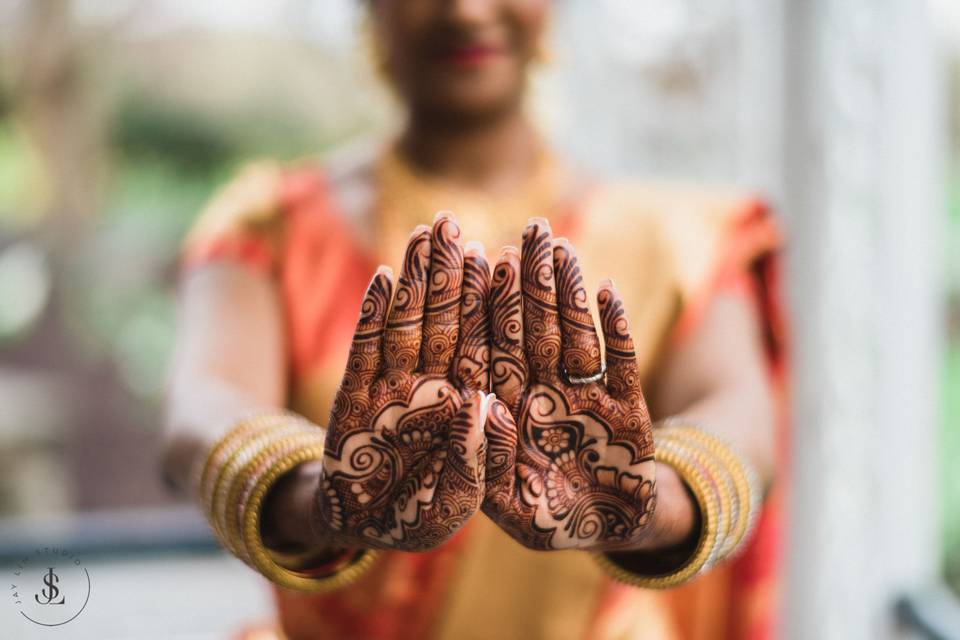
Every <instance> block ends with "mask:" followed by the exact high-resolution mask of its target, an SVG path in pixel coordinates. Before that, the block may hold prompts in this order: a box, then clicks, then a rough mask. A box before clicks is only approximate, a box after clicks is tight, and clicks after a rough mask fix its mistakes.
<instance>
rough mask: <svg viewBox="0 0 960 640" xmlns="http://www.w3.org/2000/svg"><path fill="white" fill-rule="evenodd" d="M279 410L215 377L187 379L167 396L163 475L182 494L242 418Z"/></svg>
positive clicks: (172, 388) (173, 386)
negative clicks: (207, 458)
mask: <svg viewBox="0 0 960 640" xmlns="http://www.w3.org/2000/svg"><path fill="white" fill-rule="evenodd" d="M270 410H274V411H277V410H279V408H278V407H276V406H275V405H271V404H270V403H269V402H265V401H264V400H263V399H257V398H255V397H253V396H252V394H250V393H245V392H243V391H241V390H240V389H238V388H236V387H235V386H233V385H230V384H228V383H225V382H222V381H220V380H217V379H216V378H213V377H209V376H208V377H202V378H201V377H192V376H191V377H185V379H181V381H180V382H179V383H177V382H175V383H174V384H173V385H172V386H171V389H170V391H169V393H168V396H167V403H166V419H165V422H164V429H163V448H162V455H163V460H162V464H163V473H164V476H165V477H166V479H167V481H168V482H169V483H170V484H171V485H172V486H173V487H175V488H176V489H178V490H179V491H182V492H185V493H186V492H189V491H190V490H191V488H192V487H191V483H192V482H193V478H192V475H193V474H195V473H196V470H197V467H198V465H199V464H201V462H202V459H203V457H204V456H205V455H206V454H207V453H208V452H209V451H210V449H211V448H212V447H213V445H214V444H215V443H216V441H217V440H219V439H220V438H221V437H223V435H224V434H225V433H226V432H227V431H229V430H230V428H231V427H233V426H234V425H235V424H236V423H237V421H238V420H240V419H241V418H242V417H243V416H246V415H250V414H252V413H253V412H257V411H270Z"/></svg>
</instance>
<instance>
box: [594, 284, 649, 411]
mask: <svg viewBox="0 0 960 640" xmlns="http://www.w3.org/2000/svg"><path fill="white" fill-rule="evenodd" d="M597 304H598V305H599V307H600V324H601V326H602V327H603V341H604V344H605V345H606V351H605V353H606V357H607V388H608V389H609V390H610V394H611V395H613V396H614V397H617V396H621V395H623V394H625V393H628V392H631V391H638V390H639V389H640V375H639V370H638V369H637V354H636V352H635V351H634V348H633V339H632V338H631V337H630V326H629V324H628V323H627V316H626V314H625V313H624V310H623V301H622V300H621V299H620V294H618V293H617V290H616V288H615V287H614V285H613V281H612V280H609V279H608V280H604V281H603V282H601V283H600V290H599V292H598V293H597Z"/></svg>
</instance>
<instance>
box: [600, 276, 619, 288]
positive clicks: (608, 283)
mask: <svg viewBox="0 0 960 640" xmlns="http://www.w3.org/2000/svg"><path fill="white" fill-rule="evenodd" d="M600 288H601V289H615V288H616V286H615V285H614V284H613V279H612V278H604V279H603V280H601V281H600Z"/></svg>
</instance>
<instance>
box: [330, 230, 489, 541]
mask: <svg viewBox="0 0 960 640" xmlns="http://www.w3.org/2000/svg"><path fill="white" fill-rule="evenodd" d="M489 286H490V274H489V267H488V265H487V262H486V260H485V258H484V257H483V250H482V247H481V248H477V247H471V245H468V248H467V252H466V256H464V250H463V248H462V246H461V242H460V230H459V228H458V227H457V225H456V223H455V222H454V221H453V220H452V219H451V218H450V217H448V216H445V215H441V216H438V218H437V220H436V222H435V223H434V226H433V230H432V232H431V230H430V229H429V228H428V227H425V226H421V227H418V228H417V229H416V230H415V231H414V233H413V235H412V236H411V239H410V243H409V245H408V247H407V252H406V256H405V258H404V264H403V270H402V273H401V276H400V279H399V281H398V284H397V290H396V296H395V297H394V299H393V304H392V306H391V304H390V303H391V296H392V289H393V278H392V273H391V271H390V270H389V269H388V268H386V267H381V268H380V269H379V270H378V271H377V273H376V275H375V276H374V278H373V280H372V282H371V283H370V286H369V287H368V289H367V292H366V295H365V297H364V300H363V305H362V309H361V314H360V320H359V322H358V325H357V329H356V333H355V335H354V340H353V345H352V347H351V351H350V356H349V360H348V365H347V369H346V372H345V374H344V377H343V381H342V383H341V386H340V389H339V391H338V392H337V396H336V399H335V401H334V407H333V412H332V415H331V418H330V423H329V426H328V431H327V440H326V448H325V453H324V462H323V478H322V482H321V486H320V489H319V491H318V494H317V495H318V500H317V502H318V507H319V509H318V514H317V515H318V517H317V518H315V521H316V522H315V528H316V529H317V530H318V532H319V535H320V537H321V538H324V539H325V540H328V541H329V542H330V543H331V544H334V545H341V546H361V547H382V548H394V549H403V550H407V551H421V550H425V549H430V548H432V547H435V546H437V545H439V544H441V543H442V542H444V541H445V540H447V539H448V538H449V537H450V536H451V535H452V534H453V533H454V532H455V531H456V530H457V529H459V528H460V526H462V525H463V524H464V522H466V521H467V519H468V518H469V517H470V516H472V515H473V514H474V513H475V512H476V511H477V509H478V508H479V506H480V503H481V501H482V499H483V494H484V485H483V478H484V464H485V453H484V446H485V445H484V437H483V433H482V421H483V418H482V416H481V413H483V411H482V407H481V405H483V404H485V395H484V392H485V391H486V389H487V386H488V384H489V381H488V378H489V367H490V353H489V336H488V333H489V321H488V314H487V308H488V297H489V295H488V294H489Z"/></svg>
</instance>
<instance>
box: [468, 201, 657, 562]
mask: <svg viewBox="0 0 960 640" xmlns="http://www.w3.org/2000/svg"><path fill="white" fill-rule="evenodd" d="M518 299H519V300H522V303H521V304H517V302H516V301H517V300H518ZM586 301H587V297H586V290H585V289H584V287H583V278H582V275H581V272H580V267H579V264H578V262H577V258H576V255H575V253H574V251H573V248H572V247H571V246H570V245H569V243H567V242H566V241H564V240H557V241H554V240H553V239H552V238H551V233H550V228H549V226H548V225H547V223H546V221H545V220H541V219H534V220H532V221H531V224H530V225H529V226H528V227H527V230H526V231H525V233H524V243H523V252H522V256H517V255H516V252H515V251H505V252H504V254H503V255H502V256H501V258H500V260H499V261H498V264H497V266H496V268H495V269H494V276H493V286H492V290H491V317H492V319H493V326H492V334H493V335H492V343H493V345H494V346H493V351H494V358H493V377H492V384H493V389H494V392H495V393H496V394H497V396H498V397H499V398H500V399H502V400H503V401H502V402H500V401H499V400H498V401H495V402H493V403H492V405H491V407H490V413H489V415H488V418H487V424H486V436H487V462H486V467H487V468H486V473H487V478H486V486H487V495H486V499H485V501H484V505H483V510H484V512H485V513H486V514H487V515H489V516H490V517H491V518H492V519H493V520H494V521H496V522H497V523H498V524H499V525H500V526H501V527H502V528H503V529H504V530H505V531H507V533H509V534H510V535H511V536H513V537H514V538H515V539H516V540H518V541H519V542H521V543H522V544H524V545H526V546H528V547H530V548H534V549H569V548H578V549H608V550H609V549H620V548H630V547H632V546H635V545H636V543H637V542H638V541H639V540H641V539H642V537H643V536H644V535H645V531H646V525H647V523H648V521H649V519H650V516H651V514H652V513H653V509H654V507H655V504H656V492H655V484H654V470H655V463H654V460H653V440H652V435H651V424H650V418H649V416H648V414H647V408H646V404H645V403H644V400H643V394H642V392H641V390H640V384H639V374H638V371H637V366H636V357H635V355H634V351H633V342H632V340H631V338H630V334H629V329H628V326H627V322H626V317H625V316H624V313H623V304H622V302H621V300H620V298H619V296H618V295H617V293H616V291H615V290H614V288H613V286H612V283H605V284H603V285H602V287H601V290H600V293H599V295H598V303H599V307H600V316H601V327H602V330H603V333H604V341H605V344H606V358H607V367H608V371H607V379H606V384H604V383H603V382H602V381H600V382H595V383H589V384H570V383H569V382H567V380H566V376H565V375H564V371H565V372H566V375H569V376H575V377H584V376H588V375H591V374H595V373H596V372H597V371H599V370H600V343H599V339H598V337H597V334H596V330H595V328H594V324H593V319H592V316H591V314H590V312H589V307H588V306H587V303H586ZM518 324H519V325H520V326H522V335H519V336H518V331H517V325H518ZM515 343H516V344H517V345H521V344H522V348H521V349H517V348H513V345H514V344H515ZM498 345H509V346H511V349H509V350H508V349H503V348H501V349H499V351H498ZM511 358H513V359H517V360H518V359H519V358H523V359H524V361H515V362H511V361H509V360H510V359H511ZM498 359H499V360H503V361H504V362H498ZM498 372H511V375H510V376H504V375H499V374H498ZM515 372H529V373H528V374H523V373H521V374H516V373H515ZM516 376H519V377H520V384H517V383H516V380H515V377H516Z"/></svg>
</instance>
